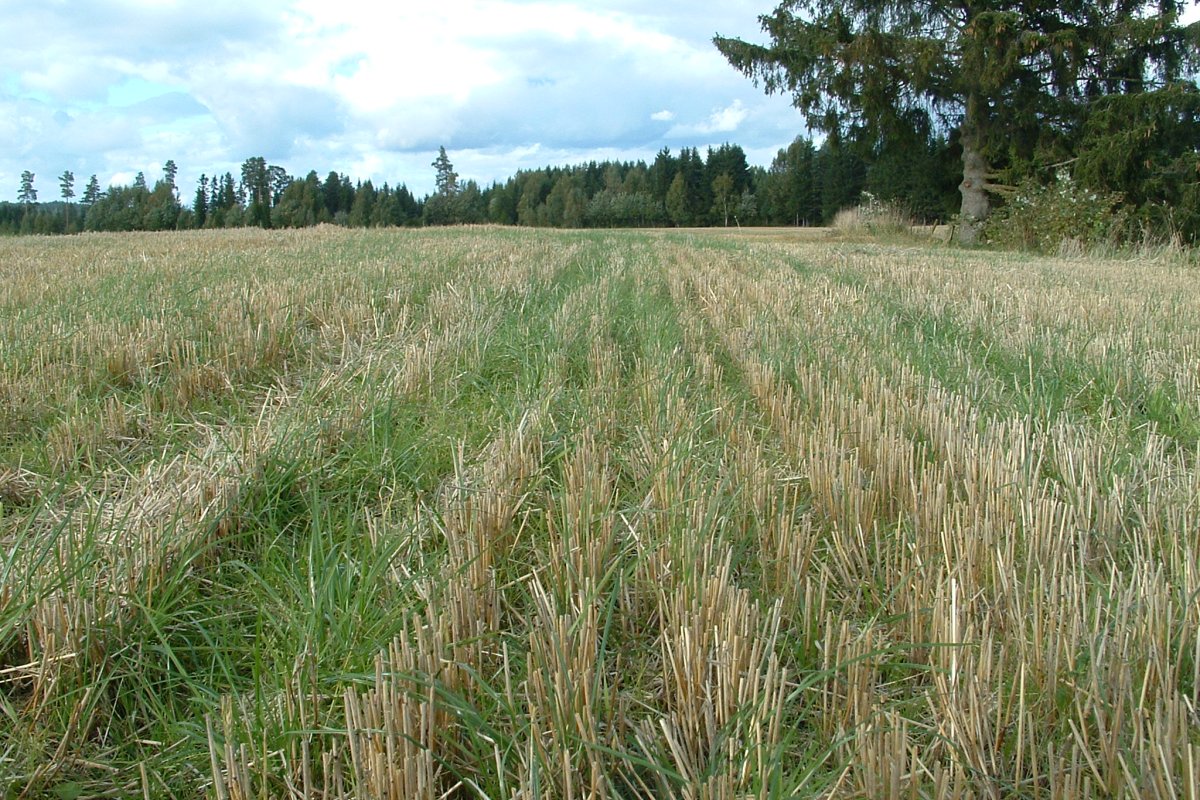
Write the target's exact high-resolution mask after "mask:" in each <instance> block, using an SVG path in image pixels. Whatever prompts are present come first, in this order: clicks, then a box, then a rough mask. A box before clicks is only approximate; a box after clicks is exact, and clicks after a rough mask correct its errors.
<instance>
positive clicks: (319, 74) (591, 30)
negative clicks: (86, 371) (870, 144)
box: [0, 0, 805, 201]
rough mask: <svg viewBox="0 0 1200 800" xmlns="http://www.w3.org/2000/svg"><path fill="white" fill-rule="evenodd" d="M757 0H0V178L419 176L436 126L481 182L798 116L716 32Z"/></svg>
mask: <svg viewBox="0 0 1200 800" xmlns="http://www.w3.org/2000/svg"><path fill="white" fill-rule="evenodd" d="M773 7H774V2H773V0H746V1H744V2H743V1H742V0H589V1H588V2H583V1H582V0H438V2H415V0H199V2H197V1H196V0H186V1H185V0H108V1H107V2H94V1H92V0H0V19H3V20H4V27H5V29H6V30H7V31H8V32H9V33H8V35H7V36H6V37H5V46H4V47H3V48H2V49H0V200H15V199H16V195H17V192H18V188H19V185H20V175H21V172H22V171H23V170H30V171H32V172H34V173H35V176H36V178H35V182H34V186H35V188H36V189H37V190H38V199H39V200H42V201H49V200H55V199H58V198H59V194H60V192H59V186H58V184H59V180H58V176H60V175H61V174H62V173H63V171H64V170H71V171H72V172H73V173H74V174H75V181H76V187H75V191H76V193H77V194H81V193H82V190H83V186H84V185H85V184H86V182H87V179H88V177H89V176H90V175H92V174H95V175H97V177H98V179H99V181H100V184H101V187H107V186H108V185H110V184H128V183H132V181H133V178H134V175H135V174H136V173H137V172H139V171H141V172H143V173H145V175H146V178H147V180H148V181H149V182H150V183H151V184H153V182H154V181H155V180H157V179H158V178H159V177H161V175H162V167H163V164H164V163H165V162H166V161H167V160H168V159H172V160H174V161H175V163H176V164H177V165H178V168H179V176H178V179H177V183H178V185H179V186H180V193H181V195H182V196H183V198H184V199H185V201H187V200H188V199H190V196H191V194H192V193H193V192H194V187H195V183H196V180H197V179H198V178H199V176H200V174H201V173H206V174H208V175H212V174H214V173H218V174H219V173H224V172H226V171H230V172H232V173H233V174H234V175H235V176H237V175H238V174H239V172H240V165H241V163H242V162H243V161H244V160H246V159H247V158H249V157H251V156H262V157H264V158H266V160H267V162H268V163H271V164H277V165H279V166H282V167H284V168H285V169H287V170H288V172H289V173H292V174H294V175H298V176H303V175H305V174H307V172H308V171H309V170H316V171H317V172H318V174H319V175H321V177H322V178H323V177H324V176H325V175H326V174H327V173H328V172H330V171H331V170H334V171H337V172H340V173H343V174H347V175H349V176H351V178H353V179H356V180H366V179H368V178H370V179H372V180H373V181H374V182H376V183H377V184H379V183H382V182H384V181H387V182H388V183H390V184H392V185H397V184H400V183H405V184H407V185H408V187H409V188H410V189H412V190H413V191H414V192H416V193H417V194H425V193H428V192H431V191H432V190H433V186H434V170H433V167H432V166H431V162H432V161H433V159H434V157H435V156H436V155H437V151H438V147H439V146H445V147H446V149H447V151H448V152H449V154H450V158H451V160H452V162H453V163H454V165H455V168H456V170H457V171H458V172H459V174H460V176H461V177H462V178H463V179H474V180H476V181H478V182H479V183H480V184H482V185H487V184H490V183H491V182H492V181H494V180H501V181H502V180H504V179H506V178H508V177H509V176H511V175H512V174H514V173H515V172H516V171H517V170H519V169H522V168H534V167H540V166H546V165H561V164H576V163H581V162H585V161H589V160H592V159H595V160H603V159H619V160H636V159H645V160H647V161H650V160H653V158H654V155H655V153H656V152H657V151H658V150H660V149H662V148H663V147H669V148H670V149H671V150H672V152H678V150H679V149H680V148H681V147H700V148H702V149H703V148H705V147H707V146H718V145H720V144H722V143H724V142H733V143H736V144H739V145H741V146H742V147H743V148H744V149H745V150H746V152H747V155H748V157H749V159H750V161H751V163H757V164H764V165H766V164H769V163H770V160H771V158H772V157H773V156H774V154H775V152H776V151H777V150H778V149H779V148H781V147H785V146H786V145H787V144H788V143H789V142H790V141H792V139H794V138H795V137H796V136H797V135H798V134H801V133H804V132H805V127H804V120H803V118H802V116H801V115H800V114H799V113H798V112H797V111H796V110H795V109H793V108H792V107H791V105H790V102H789V100H788V98H786V97H780V96H774V97H770V96H767V95H765V94H763V92H762V91H761V90H759V89H756V88H755V87H754V85H753V84H752V83H751V82H750V81H749V80H747V79H746V78H744V77H743V76H741V75H740V74H739V73H737V72H736V71H735V70H734V69H733V68H732V67H730V66H729V64H728V63H727V62H726V61H725V60H724V58H723V57H722V56H721V54H720V53H719V52H717V50H716V48H715V47H713V45H712V42H711V40H712V37H713V35H714V34H717V33H720V34H722V35H726V36H739V37H742V38H754V39H761V38H762V36H761V34H760V29H759V25H758V20H757V17H758V15H759V14H762V13H765V12H768V11H770V10H771V8H773Z"/></svg>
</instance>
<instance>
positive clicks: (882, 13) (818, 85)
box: [713, 0, 1200, 242]
mask: <svg viewBox="0 0 1200 800" xmlns="http://www.w3.org/2000/svg"><path fill="white" fill-rule="evenodd" d="M1184 7H1185V3H1184V2H1183V1H1182V0H1158V1H1157V2H1154V3H1148V2H1144V1H1143V0H1131V2H1120V3H1089V2H1084V0H1067V2H1065V3H1057V4H1047V3H1045V2H1043V0H966V2H948V0H923V1H922V2H918V3H915V4H914V3H911V2H908V0H785V1H784V2H782V3H780V4H779V6H778V7H777V8H776V9H775V10H774V11H773V12H772V13H770V14H766V15H764V16H762V17H760V18H759V20H760V22H761V23H762V27H763V30H764V32H765V33H766V34H767V35H768V37H769V38H770V42H769V43H768V44H765V45H763V44H755V43H750V42H746V41H743V40H741V39H733V38H726V37H722V36H717V37H715V38H714V40H713V41H714V44H715V45H716V46H717V48H718V49H719V50H720V51H721V53H722V54H723V55H724V56H725V57H726V58H727V59H728V60H729V62H730V63H731V64H732V65H733V66H734V67H736V68H737V69H738V70H740V71H741V72H742V73H744V74H745V75H747V76H749V77H751V78H753V79H754V80H755V82H756V83H761V85H762V86H763V87H764V88H765V89H766V91H767V92H769V93H773V92H786V93H788V94H790V95H791V96H792V100H793V103H794V104H795V105H796V106H797V107H798V108H799V109H801V110H802V111H804V112H805V114H806V115H807V117H808V120H809V123H810V125H812V126H813V127H815V128H818V129H821V130H824V131H827V132H832V131H835V130H838V131H842V132H848V131H852V130H862V129H866V130H869V131H872V132H876V133H880V132H886V130H887V129H888V128H889V126H891V125H893V124H894V123H895V122H896V121H897V120H899V119H903V118H904V117H905V116H906V115H907V114H909V113H911V112H912V111H914V110H920V109H926V108H931V109H933V110H934V111H935V112H936V113H937V114H938V115H939V116H940V119H941V120H942V122H943V124H945V125H948V126H950V127H952V128H954V129H955V130H956V133H957V135H958V141H959V143H960V144H961V147H962V183H961V184H960V186H959V190H960V192H961V195H962V206H961V215H960V216H961V221H962V225H961V228H960V238H961V239H962V240H963V241H966V242H971V241H975V240H976V239H977V237H978V234H979V232H980V226H981V223H982V221H983V220H984V219H985V218H986V217H987V216H988V214H989V212H990V210H991V206H992V200H991V197H990V196H989V194H990V193H991V192H993V191H997V190H1000V189H1002V187H1000V186H999V185H998V184H997V183H996V182H995V181H996V178H997V172H996V167H997V166H999V165H1001V164H1002V163H1003V162H1004V161H1005V160H1007V159H1011V158H1012V157H1013V155H1014V151H1015V154H1016V155H1017V156H1018V157H1020V156H1026V157H1028V156H1029V155H1031V154H1032V153H1034V152H1035V151H1036V150H1037V148H1039V147H1053V146H1054V144H1055V143H1054V142H1053V141H1047V140H1048V139H1051V140H1052V139H1053V138H1054V137H1055V136H1057V135H1061V134H1063V133H1064V132H1065V133H1066V134H1069V133H1070V132H1071V130H1072V129H1073V128H1074V127H1075V126H1076V125H1077V124H1078V121H1079V119H1080V118H1081V117H1082V116H1083V115H1085V114H1086V109H1087V107H1088V105H1089V104H1090V103H1091V102H1094V101H1095V99H1096V98H1099V97H1102V96H1105V95H1112V94H1121V93H1136V92H1143V91H1149V90H1153V89H1156V88H1158V87H1160V86H1163V85H1166V84H1170V83H1171V82H1173V81H1175V80H1177V79H1179V78H1180V77H1181V76H1184V75H1186V74H1187V73H1186V70H1187V69H1188V68H1189V67H1190V66H1191V65H1192V64H1194V63H1195V60H1196V53H1197V52H1198V51H1200V26H1196V25H1192V26H1190V27H1188V28H1184V27H1183V26H1181V25H1180V23H1179V15H1180V14H1181V12H1182V11H1183V9H1184Z"/></svg>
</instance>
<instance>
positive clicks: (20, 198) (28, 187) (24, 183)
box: [17, 170, 37, 205]
mask: <svg viewBox="0 0 1200 800" xmlns="http://www.w3.org/2000/svg"><path fill="white" fill-rule="evenodd" d="M34 177H35V176H34V174H33V173H32V172H30V171H29V170H25V171H24V172H22V173H21V190H20V192H19V193H18V194H17V202H19V203H24V204H26V205H29V204H30V203H36V202H37V189H35V188H33V179H34Z"/></svg>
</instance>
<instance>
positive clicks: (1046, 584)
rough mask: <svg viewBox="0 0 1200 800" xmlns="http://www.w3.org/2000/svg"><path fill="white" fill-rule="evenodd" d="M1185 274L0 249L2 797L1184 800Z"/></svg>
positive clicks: (647, 239)
mask: <svg viewBox="0 0 1200 800" xmlns="http://www.w3.org/2000/svg"><path fill="white" fill-rule="evenodd" d="M1198 456H1200V273H1197V271H1196V270H1195V269H1194V268H1187V267H1183V266H1180V265H1179V264H1178V263H1171V262H1163V263H1153V262H1131V261H1125V262H1117V261H1086V260H1048V259H1037V258H1032V257H1028V256H1020V255H1012V254H994V253H984V252H966V251H960V250H955V249H950V248H947V247H945V246H943V245H933V244H926V243H923V242H921V241H918V240H916V239H914V240H911V241H909V240H897V241H896V242H893V243H872V242H868V241H847V240H843V239H840V238H836V237H834V236H833V235H832V234H829V233H827V232H811V233H807V234H797V233H796V232H795V231H792V232H788V231H775V232H765V233H764V232H747V233H743V234H739V233H737V232H734V231H722V232H711V231H704V232H702V231H694V232H678V233H673V232H657V233H637V232H595V233H564V232H549V231H532V230H514V229H508V230H500V229H458V230H450V229H443V230H426V231H347V230H342V229H336V228H319V229H313V230H307V231H300V232H278V233H276V232H264V231H256V230H244V231H232V232H213V233H208V232H198V233H188V234H165V235H124V236H83V237H61V238H52V239H32V238H26V239H11V240H0V541H2V542H3V548H2V549H0V730H2V731H3V733H2V734H0V796H3V797H10V798H11V797H60V798H80V797H97V796H111V797H156V798H157V797H180V798H185V797H204V796H207V797H211V798H219V799H220V800H241V799H242V798H246V799H247V800H248V799H249V798H257V797H264V798H267V797H270V798H278V797H308V798H330V799H331V800H332V799H333V798H440V797H488V798H524V799H526V800H532V798H580V799H581V800H582V799H583V798H614V799H615V798H633V797H637V798H652V797H653V798H668V797H679V798H688V799H689V800H691V799H693V798H694V799H695V800H701V798H704V799H706V800H720V799H728V800H735V799H737V800H741V799H742V798H788V797H794V796H800V797H831V798H834V797H836V798H997V799H998V798H1026V797H1028V798H1076V797H1129V798H1134V797H1161V798H1176V797H1178V798H1191V799H1192V800H1195V799H1196V798H1200V722H1198V720H1200V717H1198V716H1197V705H1198V704H1200V636H1198V628H1200V560H1198V558H1197V556H1198V554H1200V553H1198V548H1200V468H1198Z"/></svg>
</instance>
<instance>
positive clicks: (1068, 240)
mask: <svg viewBox="0 0 1200 800" xmlns="http://www.w3.org/2000/svg"><path fill="white" fill-rule="evenodd" d="M1121 201H1122V198H1121V195H1119V194H1116V193H1111V192H1097V191H1095V190H1093V189H1088V188H1086V187H1084V186H1082V185H1080V184H1079V183H1078V182H1076V181H1075V180H1074V179H1072V178H1071V176H1070V175H1068V174H1065V173H1064V174H1063V175H1062V176H1060V177H1059V179H1058V180H1057V181H1055V182H1054V183H1052V184H1050V185H1048V186H1042V185H1040V184H1037V183H1034V182H1032V181H1030V182H1026V183H1024V184H1022V185H1021V187H1020V188H1019V189H1018V191H1017V192H1016V193H1015V194H1014V195H1013V197H1012V198H1011V199H1010V200H1009V201H1008V203H1006V204H1005V205H1004V206H1003V207H1002V208H1000V209H999V210H998V211H997V212H996V213H995V214H993V215H992V217H991V219H989V220H988V224H987V226H986V228H985V233H986V235H987V238H988V240H989V241H991V242H993V243H995V244H998V245H1000V246H1002V247H1009V248H1014V249H1022V250H1033V251H1036V252H1040V253H1059V252H1064V253H1073V252H1081V251H1082V250H1085V249H1087V248H1091V247H1095V246H1097V245H1106V244H1118V243H1120V242H1121V241H1123V240H1125V239H1126V238H1127V235H1128V233H1129V230H1130V226H1129V222H1130V220H1129V213H1128V212H1127V211H1126V210H1125V209H1123V208H1122V206H1121Z"/></svg>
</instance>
